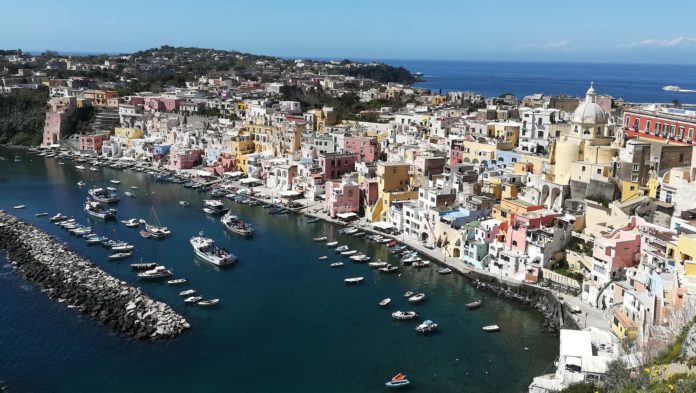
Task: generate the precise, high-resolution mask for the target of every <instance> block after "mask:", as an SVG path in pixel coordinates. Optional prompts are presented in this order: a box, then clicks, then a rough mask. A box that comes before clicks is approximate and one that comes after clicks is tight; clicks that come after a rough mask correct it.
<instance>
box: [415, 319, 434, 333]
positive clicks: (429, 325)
mask: <svg viewBox="0 0 696 393" xmlns="http://www.w3.org/2000/svg"><path fill="white" fill-rule="evenodd" d="M435 329H437V323H435V322H433V321H431V320H429V319H428V320H427V321H424V322H423V323H421V324H420V325H418V326H416V331H417V332H418V333H430V332H432V331H433V330H435Z"/></svg>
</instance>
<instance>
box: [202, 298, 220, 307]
mask: <svg viewBox="0 0 696 393" xmlns="http://www.w3.org/2000/svg"><path fill="white" fill-rule="evenodd" d="M218 303H220V299H208V300H199V301H198V303H197V304H198V305H199V306H202V307H210V306H214V305H216V304H218Z"/></svg>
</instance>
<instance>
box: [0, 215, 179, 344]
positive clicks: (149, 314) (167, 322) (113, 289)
mask: <svg viewBox="0 0 696 393" xmlns="http://www.w3.org/2000/svg"><path fill="white" fill-rule="evenodd" d="M0 249H2V250H5V251H6V252H7V254H8V259H9V260H10V261H11V262H12V266H13V267H14V268H15V269H16V270H17V271H19V272H21V274H22V275H23V276H24V277H25V279H27V280H28V281H30V282H32V283H34V284H35V285H37V286H39V287H40V288H42V292H44V293H46V294H47V295H48V296H49V297H51V298H54V299H58V300H59V301H60V302H63V303H66V304H68V305H69V307H70V308H75V309H77V310H80V311H81V312H83V313H85V314H87V315H89V316H90V317H92V318H93V319H95V320H97V321H98V322H99V323H101V324H104V325H106V326H109V327H111V328H112V329H114V330H115V331H118V332H120V333H122V334H125V335H129V336H132V337H136V338H138V339H150V340H156V339H163V338H171V337H175V336H178V335H179V334H181V333H182V332H183V331H184V330H186V329H188V328H189V327H190V326H189V324H188V322H186V319H184V318H183V317H182V316H181V315H179V314H177V313H176V312H175V311H174V310H172V309H171V307H169V306H168V305H166V304H164V303H162V302H158V301H155V300H153V299H151V298H150V297H148V296H147V295H145V294H144V293H143V292H142V291H141V290H140V289H137V288H133V287H131V286H129V285H128V284H127V283H126V282H124V281H121V280H118V279H116V278H114V277H112V276H110V275H109V274H107V273H106V272H104V271H103V270H101V269H100V268H98V267H97V266H95V264H94V263H92V262H90V261H88V260H85V259H84V258H82V257H80V256H79V255H77V254H75V253H74V252H73V251H71V250H70V249H68V248H67V247H66V246H65V245H63V244H60V243H59V242H58V241H57V240H56V239H54V238H52V237H51V236H49V235H48V234H46V233H45V232H43V231H41V230H39V229H38V228H36V227H34V226H32V225H29V224H27V223H25V222H22V221H20V220H18V219H17V218H15V217H13V216H11V215H9V214H7V213H4V212H0Z"/></svg>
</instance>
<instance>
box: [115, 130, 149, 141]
mask: <svg viewBox="0 0 696 393" xmlns="http://www.w3.org/2000/svg"><path fill="white" fill-rule="evenodd" d="M114 135H116V136H118V137H121V138H127V139H141V138H142V137H143V136H144V135H145V133H144V132H143V130H141V129H140V128H122V127H117V128H114Z"/></svg>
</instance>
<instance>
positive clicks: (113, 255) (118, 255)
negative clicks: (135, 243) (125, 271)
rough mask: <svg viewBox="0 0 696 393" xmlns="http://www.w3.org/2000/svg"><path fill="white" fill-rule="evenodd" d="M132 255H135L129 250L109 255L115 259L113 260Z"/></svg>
mask: <svg viewBox="0 0 696 393" xmlns="http://www.w3.org/2000/svg"><path fill="white" fill-rule="evenodd" d="M131 255H133V253H132V252H130V251H128V252H117V253H115V254H111V255H109V259H113V260H116V259H125V258H128V257H130V256H131Z"/></svg>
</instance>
